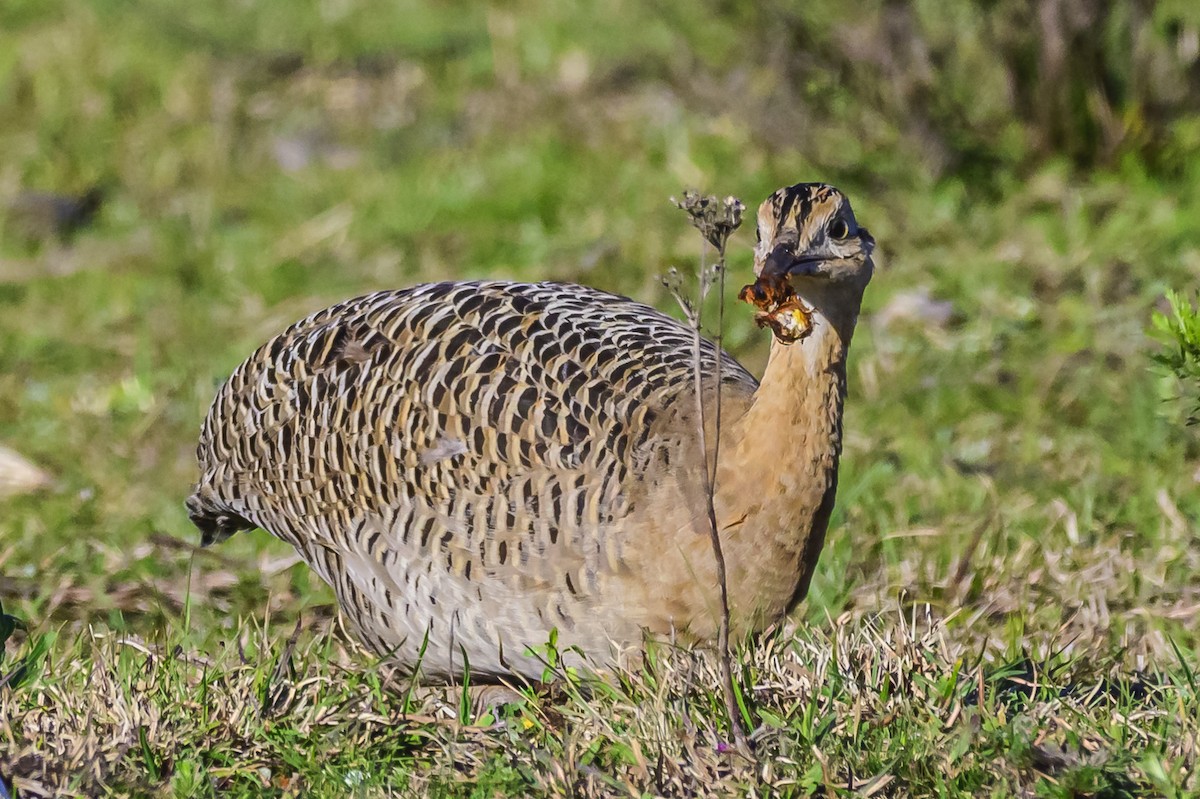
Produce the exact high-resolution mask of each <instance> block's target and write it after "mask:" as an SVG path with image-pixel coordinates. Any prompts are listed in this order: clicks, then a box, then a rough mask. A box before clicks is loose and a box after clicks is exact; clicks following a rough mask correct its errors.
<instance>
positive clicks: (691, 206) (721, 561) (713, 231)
mask: <svg viewBox="0 0 1200 799" xmlns="http://www.w3.org/2000/svg"><path fill="white" fill-rule="evenodd" d="M731 200H732V198H730V200H727V201H726V202H725V209H726V213H727V214H728V213H730V212H732V216H729V217H727V218H726V219H724V220H715V219H714V217H713V215H712V213H711V210H712V209H713V208H714V207H715V206H716V205H717V202H716V200H715V198H704V199H703V200H699V199H698V198H696V197H695V195H685V200H684V203H681V204H679V206H680V207H681V208H683V209H684V210H685V211H688V213H689V214H691V216H692V222H693V224H695V225H696V227H697V228H699V229H700V232H701V233H702V234H703V235H704V238H705V240H706V242H707V243H708V244H712V245H713V246H714V247H716V250H717V266H716V270H715V271H716V277H717V290H718V296H717V330H716V335H715V344H716V347H717V358H716V368H715V373H716V374H715V376H714V377H715V379H716V400H715V403H714V406H715V407H714V422H715V424H714V428H713V430H714V432H713V435H714V438H713V455H712V460H711V463H710V461H709V458H708V454H707V453H708V442H707V427H706V425H705V423H704V421H705V407H704V374H703V364H702V361H701V357H700V330H701V327H702V321H703V320H702V317H703V307H704V298H705V295H706V294H707V291H708V288H709V285H708V283H707V280H708V265H707V263H706V255H707V252H708V248H707V245H702V249H701V255H700V292H699V294H700V296H699V301H698V302H697V303H696V305H695V308H694V311H693V312H690V313H688V321H689V323H690V324H691V328H692V374H693V379H694V381H695V382H694V392H695V396H696V428H697V434H698V436H699V440H700V451H701V452H703V453H705V456H704V494H705V505H706V507H705V510H706V511H707V514H708V529H709V536H710V539H711V541H712V548H713V557H714V558H715V560H716V566H717V588H718V595H719V600H720V612H721V617H720V624H719V627H718V630H717V656H718V660H719V666H720V674H721V689H722V694H723V695H724V699H725V712H726V714H727V715H728V717H729V729H730V733H731V734H732V737H733V742H734V745H735V746H736V748H737V751H738V752H739V753H740V754H741V755H742V756H744V757H747V758H753V750H752V749H751V746H750V741H749V739H748V738H747V737H746V731H745V730H744V729H743V727H742V718H741V711H740V709H739V707H738V703H737V694H736V692H735V691H734V687H733V660H732V656H731V654H730V651H729V587H728V580H727V578H726V570H725V555H724V552H723V551H722V548H721V535H720V530H719V528H718V526H717V512H716V506H715V504H714V497H715V495H716V466H717V459H718V457H719V455H720V447H721V368H722V358H721V352H722V351H721V339H722V333H723V329H724V321H725V247H726V243H727V241H728V237H729V234H730V233H732V232H733V230H734V229H736V227H737V225H738V223H739V222H740V211H741V203H738V202H736V201H733V203H734V204H731ZM697 211H700V213H697ZM704 212H708V213H704ZM681 304H682V305H683V306H684V310H685V311H688V305H689V304H688V303H686V302H683V303H681Z"/></svg>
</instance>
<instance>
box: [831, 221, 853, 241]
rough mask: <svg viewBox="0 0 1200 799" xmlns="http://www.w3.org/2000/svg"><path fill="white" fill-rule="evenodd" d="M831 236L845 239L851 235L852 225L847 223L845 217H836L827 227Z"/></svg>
mask: <svg viewBox="0 0 1200 799" xmlns="http://www.w3.org/2000/svg"><path fill="white" fill-rule="evenodd" d="M827 230H828V232H829V236H830V237H831V238H835V239H844V238H846V237H847V236H849V235H850V226H849V225H847V224H846V220H845V219H835V220H833V221H832V222H830V223H829V227H828V228H827Z"/></svg>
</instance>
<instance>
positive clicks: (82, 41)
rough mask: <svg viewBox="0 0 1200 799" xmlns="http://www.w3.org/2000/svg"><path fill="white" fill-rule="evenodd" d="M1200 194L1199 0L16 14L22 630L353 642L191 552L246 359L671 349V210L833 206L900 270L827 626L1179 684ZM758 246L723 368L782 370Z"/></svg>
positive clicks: (6, 113) (254, 576)
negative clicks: (568, 337) (485, 346)
mask: <svg viewBox="0 0 1200 799" xmlns="http://www.w3.org/2000/svg"><path fill="white" fill-rule="evenodd" d="M1198 156H1200V4H1196V3H1194V2H1188V1H1187V0H1174V1H1173V2H1161V3H1153V2H1128V3H1123V2H1115V1H1112V2H1106V1H1105V0H1036V1H1034V0H1029V1H1028V2H1022V1H1021V0H987V1H986V2H985V1H984V0H979V1H978V2H967V1H966V0H959V1H958V2H949V3H943V2H931V1H923V2H916V3H913V4H907V3H901V2H870V1H869V0H867V1H864V2H859V3H855V4H847V3H844V2H832V0H819V1H817V2H806V3H786V2H772V1H768V2H718V1H717V0H700V1H698V2H667V1H666V0H660V1H659V2H650V3H638V2H631V1H629V0H605V2H560V1H558V0H553V1H551V0H546V2H537V1H536V0H533V1H531V2H517V1H515V0H514V1H511V2H498V3H493V4H460V3H450V2H436V1H434V0H428V1H422V0H400V2H354V0H325V1H324V2H320V3H315V4H313V3H294V2H290V1H288V2H285V1H284V0H263V1H262V2H235V1H234V0H215V1H214V2H206V3H179V2H165V1H164V0H136V1H135V2H118V0H95V1H94V2H90V3H87V2H69V1H63V0H5V2H4V3H3V4H0V201H2V203H3V206H2V207H3V208H4V209H5V210H4V211H3V217H2V220H0V224H2V231H3V232H2V234H0V235H2V240H0V443H2V444H4V445H7V446H9V447H11V448H13V449H14V450H17V451H19V452H20V453H22V454H23V455H24V456H25V457H27V458H29V459H30V460H31V461H32V462H33V463H36V464H38V465H39V466H40V467H41V468H43V469H45V470H46V472H47V473H48V474H49V475H50V477H51V478H52V482H53V485H52V486H50V487H49V488H48V489H45V490H42V491H40V492H37V493H31V494H22V495H18V496H14V497H10V498H8V499H5V500H0V502H2V504H0V575H2V576H0V599H2V600H3V601H4V603H5V608H7V609H9V610H10V611H13V612H15V613H16V614H17V615H19V616H21V617H23V618H25V619H27V620H30V622H31V623H33V624H35V625H41V626H42V627H43V628H58V627H65V628H67V629H76V628H78V627H79V626H80V625H82V624H84V623H87V624H91V625H94V626H97V627H100V628H103V627H104V626H106V625H107V626H111V627H114V628H117V629H122V630H131V631H134V632H139V633H141V634H143V635H146V636H158V635H161V634H162V632H161V631H162V629H163V622H164V621H168V622H172V623H174V622H178V621H180V620H181V619H182V618H183V615H182V614H183V613H184V602H185V598H186V597H188V596H190V597H191V602H192V607H191V616H190V626H189V627H188V630H189V631H190V632H189V634H195V635H197V636H198V639H199V645H200V646H205V645H206V644H205V643H204V642H205V641H206V640H208V636H210V635H212V634H216V635H220V634H221V633H219V631H220V630H221V629H224V628H225V627H227V626H228V625H229V624H231V623H232V621H231V620H232V619H236V618H238V617H241V616H253V615H261V614H262V613H263V612H264V608H267V607H270V608H271V609H272V610H273V611H274V612H275V613H278V614H283V615H284V616H287V615H289V614H292V615H294V614H295V613H297V612H299V609H300V608H301V607H313V606H314V605H320V604H327V603H329V602H330V595H329V594H328V593H327V592H326V591H325V589H324V588H323V587H322V586H320V585H319V584H318V583H317V581H316V580H315V578H313V577H312V576H311V575H310V574H309V573H308V572H307V570H305V569H304V568H303V567H299V566H294V565H293V563H292V562H291V561H289V560H288V554H289V551H288V549H287V548H286V547H283V546H281V545H279V544H278V543H277V542H273V541H272V540H270V538H269V537H268V536H265V535H255V536H239V537H238V538H237V539H235V540H233V541H231V542H230V543H229V544H227V545H226V546H224V547H222V548H220V549H218V550H215V551H213V552H211V553H205V554H195V553H193V551H192V549H191V543H193V542H195V541H196V534H195V531H194V530H192V529H191V527H190V525H189V524H188V522H187V519H186V517H185V515H184V512H183V509H182V500H183V498H184V496H186V494H187V492H188V490H189V486H190V483H191V481H192V480H193V479H194V476H195V475H194V463H193V455H192V448H193V446H194V442H195V439H196V436H197V432H198V427H199V424H200V420H201V418H202V416H203V414H204V412H205V410H206V408H207V405H208V403H209V401H210V400H211V398H212V396H213V394H214V392H215V389H216V387H217V385H218V384H219V382H220V381H221V380H222V379H223V378H224V377H225V376H226V375H227V374H228V373H229V371H230V370H232V368H233V367H234V366H235V365H236V364H237V363H238V362H239V361H240V360H241V359H242V358H243V357H245V356H246V355H247V354H249V353H250V352H251V351H252V349H253V348H254V347H256V346H257V345H258V344H259V343H261V342H262V341H263V340H265V339H266V338H267V337H268V336H270V335H272V334H273V333H275V332H278V331H279V330H281V329H282V328H283V327H284V326H286V325H287V324H289V323H290V322H292V321H294V320H295V319H297V318H299V317H301V316H303V315H305V314H307V313H309V312H310V311H313V310H315V309H317V308H320V307H323V306H324V305H326V304H328V303H331V302H333V301H335V300H338V299H342V298H345V297H348V296H352V295H356V294H360V293H364V292H367V291H369V290H373V289H376V288H383V287H395V286H402V285H407V284H411V283H415V282H419V281H426V280H441V279H457V278H472V277H481V276H499V277H506V278H515V279H543V278H554V279H562V280H572V281H579V282H584V283H588V284H591V285H594V286H598V287H600V288H604V289H608V290H612V291H617V292H620V293H623V294H627V295H630V296H634V297H636V298H639V299H642V300H646V301H649V302H653V303H655V304H657V305H658V306H659V307H662V308H664V309H668V310H670V309H671V305H672V303H671V301H670V299H669V297H668V295H667V294H666V292H665V291H664V290H662V288H661V286H660V283H659V276H660V275H662V274H663V273H664V272H665V271H666V270H667V269H668V268H670V267H671V266H681V267H689V266H690V265H693V264H695V263H696V262H697V260H698V257H699V241H698V238H697V237H696V236H695V234H694V232H693V231H691V230H690V229H689V227H688V225H687V223H686V219H685V218H684V217H683V216H682V214H680V212H678V211H677V210H675V209H674V208H673V207H672V206H671V204H670V203H669V201H668V200H669V197H670V196H671V195H673V194H678V193H679V192H680V191H682V190H683V189H685V188H690V187H694V188H698V189H700V190H702V191H709V192H714V193H718V194H722V195H724V194H735V195H737V196H739V197H741V198H742V199H743V200H745V201H746V203H747V204H748V205H749V206H751V207H753V206H754V205H756V204H757V203H758V202H759V201H760V200H761V199H762V198H764V197H765V196H766V195H767V194H768V193H769V192H771V191H772V190H774V189H775V188H777V187H779V186H782V185H786V184H790V183H793V182H797V181H812V180H824V181H828V182H831V183H834V184H836V185H838V186H839V187H840V188H842V189H843V190H845V191H846V192H847V193H848V194H849V195H850V197H851V198H852V200H853V202H854V204H855V208H856V211H857V213H858V216H859V218H860V220H861V221H862V222H863V224H864V225H866V226H867V227H869V228H870V229H871V231H872V233H873V234H874V235H875V236H876V238H877V239H878V241H879V242H880V249H879V255H878V259H877V260H878V262H879V265H880V270H879V272H878V273H877V276H876V279H875V282H874V284H873V285H872V286H871V288H870V290H869V293H868V298H867V307H866V310H865V315H864V319H863V322H862V325H861V327H860V332H859V334H858V337H857V338H856V340H855V346H854V352H853V354H852V360H853V363H852V367H851V374H850V383H851V391H852V398H851V402H850V405H849V408H848V417H847V431H848V432H847V441H846V457H845V467H844V473H843V481H842V492H841V497H840V503H839V506H838V510H837V514H836V516H835V521H834V525H835V526H834V529H833V531H832V532H831V535H830V538H829V543H828V549H827V551H826V553H825V555H824V557H823V559H822V563H821V570H820V574H819V575H818V577H817V580H816V582H815V584H814V589H813V593H812V596H811V598H810V602H809V603H808V605H807V606H806V607H807V610H806V611H804V612H806V613H808V614H809V616H810V618H812V619H814V620H821V619H824V618H826V614H827V613H828V614H831V615H836V614H837V613H839V612H840V611H842V610H844V609H847V608H850V609H855V608H857V609H864V610H865V609H870V608H872V607H878V606H880V605H881V604H882V603H884V602H886V601H889V598H892V599H894V597H895V596H896V595H897V594H898V593H900V592H905V593H904V595H905V596H907V597H908V598H909V599H915V600H919V601H929V602H932V603H933V604H934V606H935V607H937V608H938V609H940V610H944V611H945V612H947V613H949V612H950V611H951V610H953V609H955V608H966V609H967V610H968V611H969V612H970V613H971V614H974V615H971V618H972V619H973V621H972V622H971V625H973V626H971V627H970V629H966V630H964V634H975V635H980V636H981V637H983V638H985V639H987V640H993V639H994V637H995V636H996V635H999V633H1000V632H1003V631H1006V630H1007V631H1009V632H1011V631H1012V630H1013V629H1016V630H1018V631H1022V632H1024V633H1025V634H1026V635H1033V634H1034V633H1035V632H1037V631H1043V632H1045V633H1046V634H1047V635H1049V634H1051V633H1055V634H1057V632H1058V631H1060V630H1062V629H1076V628H1080V627H1086V628H1087V629H1088V630H1090V631H1091V632H1092V633H1094V634H1095V635H1098V636H1099V637H1100V638H1102V639H1104V640H1111V641H1112V642H1113V644H1114V645H1119V646H1125V647H1126V649H1124V650H1122V651H1123V652H1126V653H1130V656H1133V655H1135V654H1139V653H1146V654H1149V655H1151V656H1158V655H1161V653H1162V652H1163V651H1165V650H1164V647H1165V643H1164V641H1165V639H1164V638H1163V636H1164V635H1166V634H1171V635H1174V636H1176V638H1177V640H1181V641H1183V642H1185V643H1186V642H1192V643H1194V642H1195V636H1196V628H1195V625H1194V623H1191V622H1190V619H1191V618H1194V615H1189V613H1194V612H1195V609H1196V608H1197V607H1200V576H1198V575H1200V563H1198V562H1197V561H1198V560H1200V554H1198V553H1200V547H1198V546H1197V544H1196V528H1195V519H1196V517H1197V513H1198V512H1200V500H1198V499H1197V492H1196V485H1195V484H1196V479H1197V477H1196V472H1197V466H1198V458H1197V456H1198V452H1197V447H1196V441H1195V438H1194V437H1190V436H1187V435H1185V434H1184V432H1183V427H1182V425H1181V423H1180V422H1181V418H1182V417H1181V416H1180V414H1179V408H1178V407H1177V405H1176V404H1173V403H1171V402H1164V399H1165V398H1169V397H1171V396H1172V393H1173V391H1174V386H1173V385H1172V384H1171V383H1170V382H1169V381H1168V380H1167V379H1166V378H1163V377H1161V376H1160V375H1159V374H1157V373H1156V372H1154V371H1152V369H1151V365H1150V360H1149V357H1148V356H1149V353H1151V352H1152V351H1154V349H1155V348H1156V347H1157V346H1158V345H1157V344H1156V343H1155V342H1154V341H1152V340H1150V339H1148V337H1147V334H1146V330H1147V329H1148V325H1149V319H1150V316H1151V314H1152V311H1153V310H1154V308H1155V307H1156V304H1157V303H1159V302H1160V300H1161V297H1162V294H1163V292H1164V290H1165V289H1167V288H1169V287H1174V288H1177V289H1183V290H1185V291H1190V290H1192V289H1193V287H1194V286H1195V285H1196V279H1197V275H1198V274H1200V158H1198ZM93 188H95V189H97V190H98V191H99V194H98V195H95V196H99V197H101V198H102V201H101V202H100V203H99V204H98V207H97V208H96V209H95V213H94V215H93V214H91V213H90V211H91V210H92V209H91V208H90V207H89V206H88V204H87V203H86V202H81V198H83V197H84V196H85V195H86V193H87V192H88V191H89V190H91V189H93ZM752 242H753V232H752V231H751V230H750V229H749V226H747V229H744V230H743V231H741V232H740V233H739V234H738V236H737V238H736V240H735V244H734V246H733V248H732V255H731V261H730V267H731V279H730V286H729V301H730V305H729V307H728V309H727V314H726V318H727V320H728V327H727V330H726V331H725V334H726V337H725V341H726V345H727V346H728V347H729V348H730V349H731V350H732V351H734V352H735V354H737V355H738V356H739V357H740V358H742V359H743V360H744V361H745V362H746V363H747V364H748V365H750V366H751V368H753V369H760V368H761V365H762V364H763V363H764V361H765V357H766V348H767V340H766V336H765V335H764V334H762V333H761V332H759V331H756V330H754V328H753V326H752V325H751V323H750V313H749V312H748V309H745V308H742V307H740V306H737V305H736V303H734V302H733V299H732V298H733V296H734V294H735V293H736V290H737V288H738V286H739V285H740V284H741V283H742V282H745V279H746V276H747V275H748V274H749V266H750V245H751V244H752ZM1189 609H1190V610H1189ZM964 618H965V617H964Z"/></svg>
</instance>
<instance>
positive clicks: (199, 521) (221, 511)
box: [184, 483, 258, 547]
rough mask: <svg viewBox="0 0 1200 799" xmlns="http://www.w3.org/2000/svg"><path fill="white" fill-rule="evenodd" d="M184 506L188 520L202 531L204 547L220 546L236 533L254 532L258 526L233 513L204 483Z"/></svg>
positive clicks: (202, 544)
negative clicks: (243, 531)
mask: <svg viewBox="0 0 1200 799" xmlns="http://www.w3.org/2000/svg"><path fill="white" fill-rule="evenodd" d="M184 504H185V505H186V507H187V512H188V518H190V519H191V520H192V524H194V525H196V527H198V528H199V529H200V546H202V547H207V546H211V545H212V544H219V543H221V542H222V541H224V540H225V539H226V538H229V536H231V535H233V534H234V533H238V532H241V531H242V530H253V529H254V528H255V527H257V526H258V525H256V524H254V522H251V521H249V520H248V519H246V518H244V517H242V516H239V515H238V514H237V513H235V512H233V511H232V510H231V509H230V508H229V506H228V505H226V504H225V503H223V502H222V501H221V500H220V499H218V498H217V496H216V495H215V494H214V493H213V491H212V489H211V488H209V487H208V486H206V485H204V484H203V483H201V484H200V485H198V486H196V489H195V491H193V492H192V495H191V496H190V497H188V498H187V502H186V503H184Z"/></svg>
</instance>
